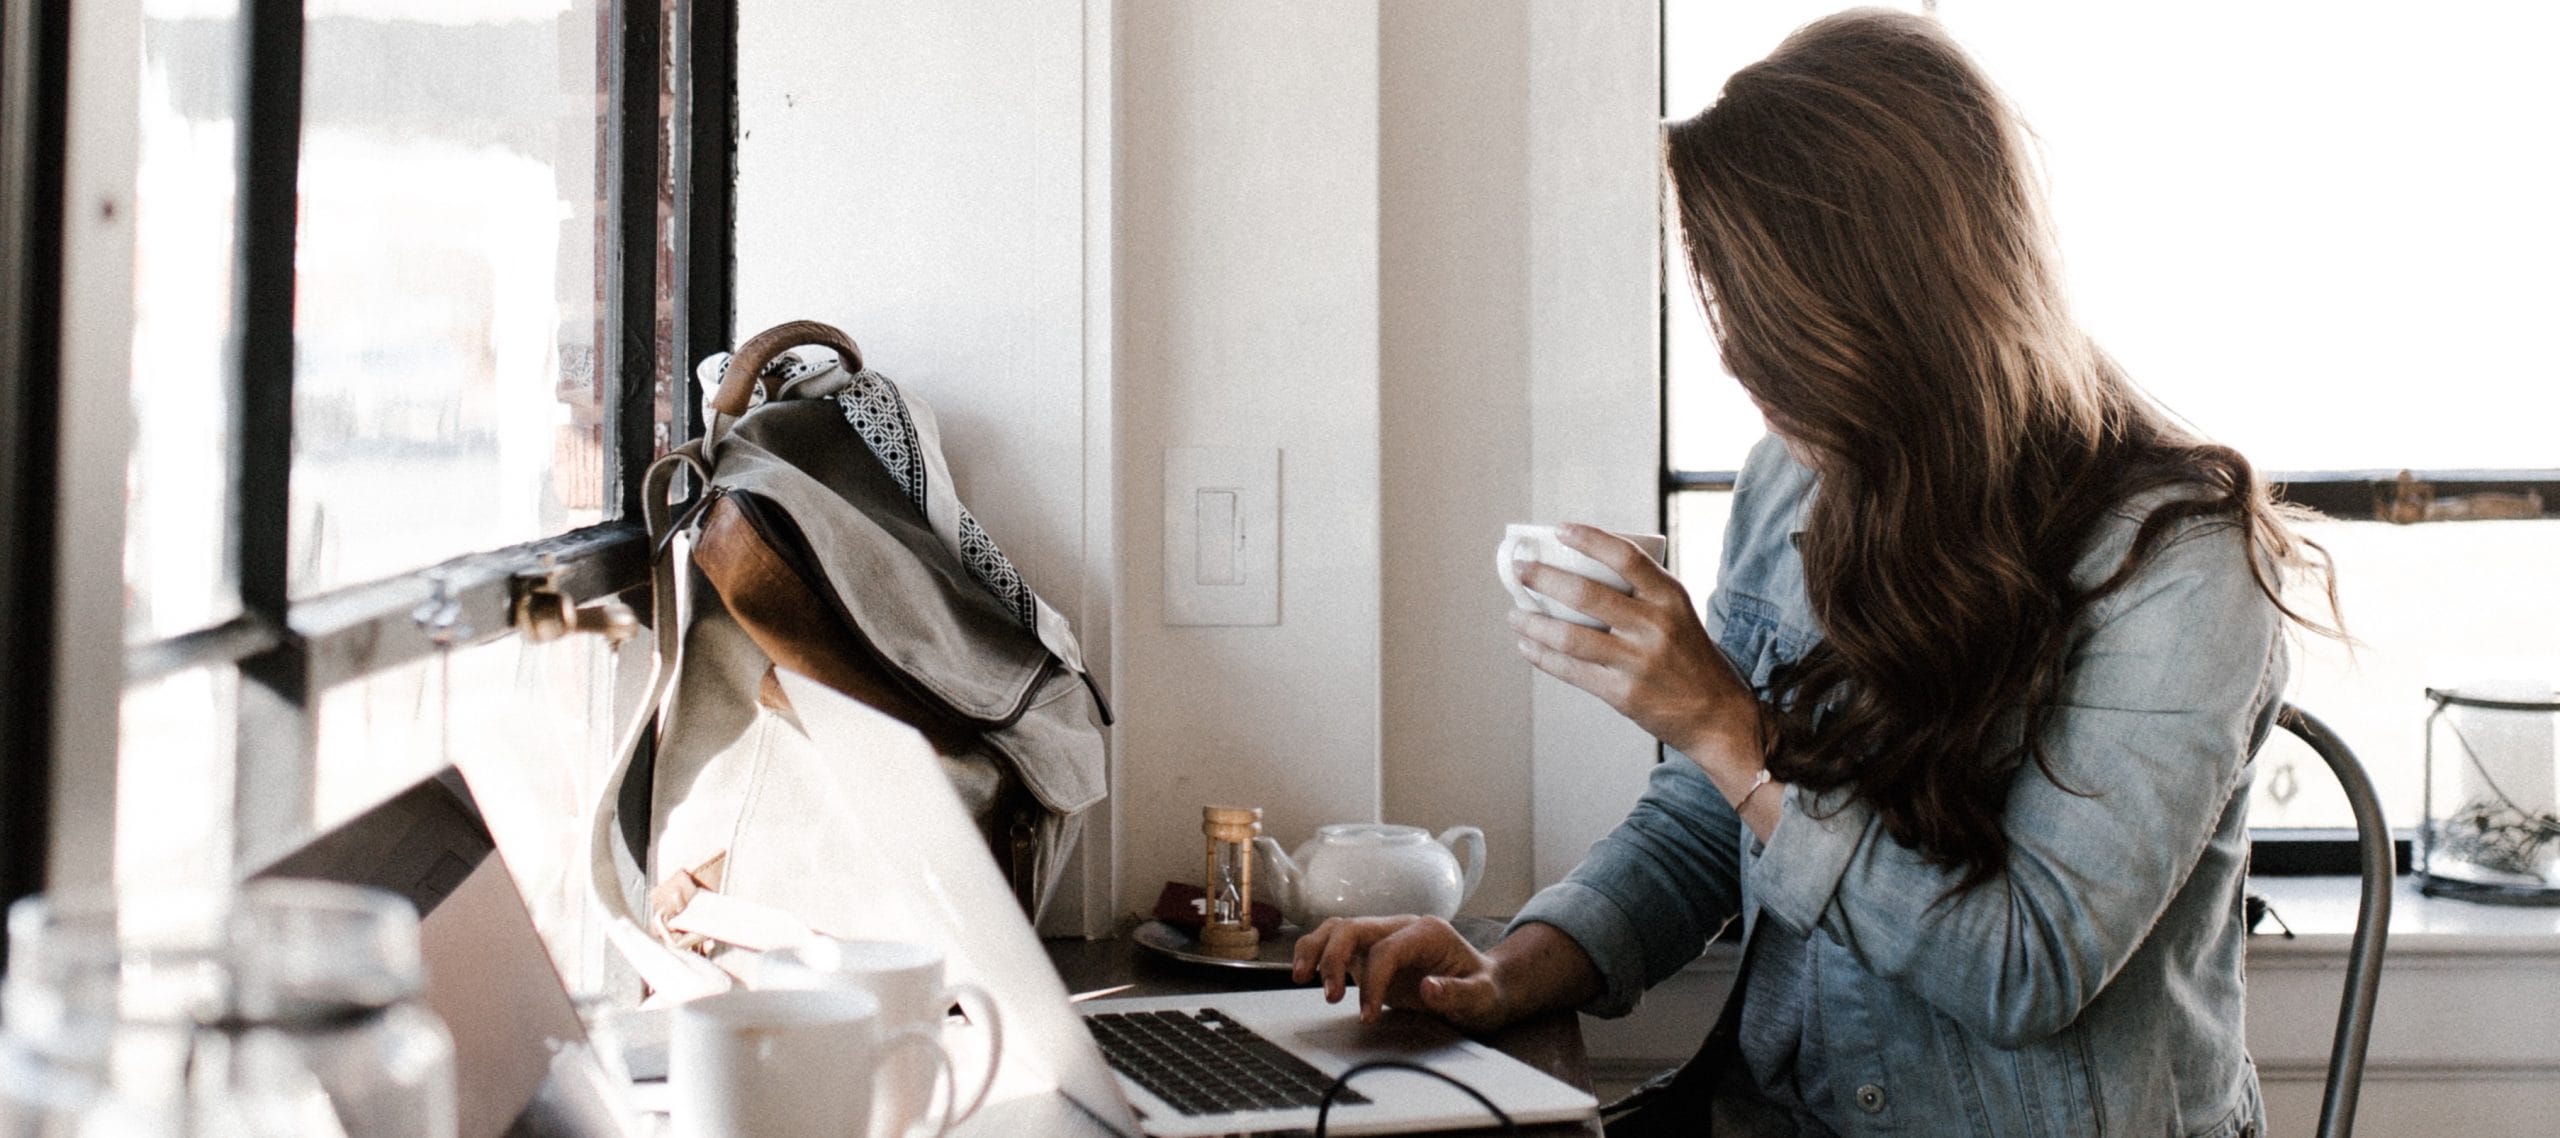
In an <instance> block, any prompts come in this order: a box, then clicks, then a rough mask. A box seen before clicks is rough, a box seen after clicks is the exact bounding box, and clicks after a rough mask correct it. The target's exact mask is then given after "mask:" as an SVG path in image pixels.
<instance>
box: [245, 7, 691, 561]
mask: <svg viewBox="0 0 2560 1138" xmlns="http://www.w3.org/2000/svg"><path fill="white" fill-rule="evenodd" d="M609 15H610V12H609V11H605V10H603V8H602V7H600V6H599V5H598V4H597V3H595V2H594V0H470V2H467V3H453V2H449V0H339V2H337V3H332V4H315V5H314V6H313V10H312V16H311V20H310V24H309V30H308V32H307V50H306V64H305V73H304V92H305V94H304V109H303V116H304V117H303V146H302V172H301V188H302V228H301V245H300V252H299V273H298V283H297V288H298V291H299V296H298V301H297V310H296V319H295V329H296V346H297V352H296V356H297V375H296V392H295V402H294V415H295V455H294V468H293V498H294V504H293V511H294V512H293V551H292V556H293V587H294V592H295V594H296V595H309V594H311V593H315V592H318V591H322V590H325V589H329V588H332V587H335V586H338V585H342V584H347V583H350V582H356V581H363V580H369V579H373V578H377V577H382V576H386V575H389V574H393V573H398V572H402V571H406V570H410V569H415V568H418V567H420V566H424V565H429V564H433V563H435V562H437V561H441V560H444V559H446V558H449V557H452V556H455V555H458V554H462V553H466V552H469V551H471V550H475V549H486V548H492V547H496V546H503V545H508V544H512V543H515V542H520V541H525V540H530V539H533V538H537V537H542V536H545V535H548V534H554V533H560V532H563V531H566V530H568V529H571V528H574V527H577V526H580V525H585V524H589V523H592V522H594V521H597V520H599V518H600V517H601V514H602V493H601V484H602V477H603V469H604V466H603V461H602V453H603V452H602V448H601V444H600V440H601V438H602V434H601V429H600V425H599V424H600V422H601V418H602V411H603V405H604V401H603V390H604V389H603V387H602V386H601V385H600V383H599V379H600V377H599V374H598V370H597V360H598V354H599V352H598V349H599V345H600V344H601V343H602V330H601V328H600V325H599V321H600V320H601V319H602V318H603V314H604V307H603V304H602V297H603V290H604V289H605V288H606V287H607V285H606V282H605V280H604V273H603V252H602V246H601V243H600V234H601V231H602V230H601V226H602V225H603V224H604V219H603V216H602V211H601V210H600V209H599V208H598V205H599V202H600V201H601V199H602V198H603V196H604V192H603V185H604V183H603V178H604V166H603V163H602V162H601V160H600V158H599V155H600V154H601V153H602V152H603V150H602V148H603V146H604V145H605V144H606V142H607V141H608V140H606V139H605V138H604V137H603V132H604V131H605V130H606V129H607V120H606V118H605V116H604V114H603V113H602V112H603V109H604V106H605V99H604V90H605V78H606V76H605V73H604V70H603V69H602V68H601V67H600V66H599V63H598V61H599V60H600V59H601V58H602V55H601V51H602V50H603V49H605V48H607V47H610V46H611V43H610V41H609V39H608V38H607V35H608V30H609V29H610V27H611V23H610V21H609V20H608V19H606V17H607V16H609ZM640 160H641V161H644V162H645V161H650V160H651V158H650V156H648V155H643V156H641V157H640Z"/></svg>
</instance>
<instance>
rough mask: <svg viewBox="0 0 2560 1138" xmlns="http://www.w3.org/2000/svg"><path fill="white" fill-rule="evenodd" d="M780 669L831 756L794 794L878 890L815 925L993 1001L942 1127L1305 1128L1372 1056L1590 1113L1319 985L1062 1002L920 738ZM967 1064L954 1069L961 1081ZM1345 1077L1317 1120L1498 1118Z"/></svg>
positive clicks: (1434, 1034)
mask: <svg viewBox="0 0 2560 1138" xmlns="http://www.w3.org/2000/svg"><path fill="white" fill-rule="evenodd" d="M780 676H781V682H782V688H783V691H784V693H785V694H786V695H787V696H788V698H789V700H790V703H791V707H792V711H793V713H794V714H795V715H796V717H797V718H798V719H799V721H800V724H801V727H802V729H803V730H804V731H805V732H807V733H808V735H809V737H810V738H812V739H814V740H816V741H818V742H819V744H820V749H821V750H823V751H825V752H827V753H829V754H833V755H841V756H845V757H846V760H847V761H845V762H842V763H831V764H827V766H828V767H829V768H830V769H829V770H827V771H824V772H813V773H812V776H811V777H813V778H815V779H818V780H820V781H821V784H822V785H820V786H817V787H812V788H806V789H808V790H813V791H815V792H817V793H822V794H825V795H827V796H828V797H829V798H832V799H834V800H835V801H833V802H831V803H829V804H828V805H829V807H830V808H831V809H834V810H836V811H839V812H840V813H839V814H838V816H839V817H844V818H846V819H848V821H849V826H848V829H849V830H851V831H852V832H851V833H848V835H847V837H848V840H850V841H851V842H853V843H854V844H855V846H856V847H857V848H859V849H860V850H861V851H862V859H863V860H864V861H865V862H866V863H867V864H866V865H865V867H864V869H863V870H862V874H863V876H864V878H865V879H864V880H862V881H859V882H856V883H851V884H852V886H853V887H854V888H857V889H860V890H862V891H863V892H864V893H865V894H866V895H867V896H869V897H873V898H876V899H877V903H876V904H872V905H869V906H866V909H865V917H864V918H863V920H864V926H863V927H860V928H845V929H829V930H827V931H829V932H831V933H834V934H836V935H838V936H844V937H860V938H883V939H901V940H920V941H925V942H928V943H932V944H936V945H938V946H940V947H941V948H942V949H943V951H944V952H945V954H946V957H947V964H946V968H947V971H948V974H949V976H950V977H951V978H952V979H953V980H955V981H969V982H973V983H976V984H978V985H979V986H981V987H983V988H985V989H986V990H987V992H988V993H989V995H990V996H991V997H992V999H993V1001H994V1002H995V1004H996V1005H997V1007H998V1008H999V1010H1000V1012H1001V1016H1002V1020H1003V1034H1004V1050H1003V1059H1002V1061H1001V1063H1000V1064H999V1066H998V1069H997V1078H996V1089H995V1091H994V1093H993V1094H992V1095H991V1096H990V1099H989V1102H988V1104H987V1106H985V1107H984V1108H982V1109H981V1110H980V1112H979V1113H978V1114H977V1115H975V1116H973V1117H971V1118H970V1119H969V1120H968V1121H967V1123H965V1124H964V1125H963V1126H962V1127H961V1128H960V1129H959V1130H958V1131H956V1133H960V1134H964V1135H991V1136H1003V1138H1021V1136H1022V1135H1027V1134H1040V1135H1053V1134H1055V1135H1070V1134H1109V1135H1117V1136H1120V1138H1141V1136H1145V1138H1197V1136H1204V1135H1213V1134H1235V1133H1252V1132H1259V1131H1275V1130H1278V1131H1286V1130H1307V1129H1312V1128H1313V1126H1314V1125H1315V1120H1316V1108H1315V1106H1314V1095H1316V1094H1320V1093H1321V1092H1322V1091H1323V1090H1324V1089H1325V1087H1326V1085H1327V1084H1329V1083H1331V1082H1332V1081H1333V1078H1334V1077H1335V1076H1336V1075H1339V1074H1340V1073H1341V1072H1343V1071H1345V1070H1348V1069H1349V1068H1350V1067H1352V1066H1353V1065H1354V1064H1358V1063H1363V1062H1369V1061H1374V1060H1381V1059H1385V1060H1396V1061H1400V1062H1405V1063H1412V1064H1416V1065H1419V1066H1422V1067H1425V1068H1428V1069H1429V1070H1431V1071H1435V1072H1438V1073H1439V1074H1440V1075H1446V1076H1448V1077H1450V1078H1455V1079H1458V1080H1460V1081H1462V1082H1464V1083H1466V1084H1467V1085H1469V1086H1471V1087H1473V1088H1474V1089H1475V1090H1476V1091H1477V1092H1479V1093H1481V1094H1483V1095H1485V1096H1486V1097H1487V1098H1488V1099H1490V1100H1491V1101H1492V1102H1493V1103H1494V1104H1495V1105H1496V1106H1499V1107H1500V1108H1501V1109H1502V1111H1503V1112H1504V1113H1505V1114H1507V1115H1509V1116H1510V1118H1511V1119H1512V1121H1513V1122H1515V1123H1518V1124H1521V1125H1532V1124H1538V1123H1546V1122H1570V1121H1579V1120H1584V1119H1589V1118H1591V1117H1593V1116H1594V1115H1595V1114H1596V1113H1597V1110H1598V1104H1597V1103H1596V1102H1595V1100H1594V1099H1593V1098H1592V1096H1591V1095H1590V1094H1588V1093H1586V1092H1584V1091H1582V1090H1579V1089H1577V1088H1575V1087H1573V1086H1571V1085H1569V1084H1566V1083H1564V1082H1562V1081H1560V1080H1558V1079H1555V1078H1553V1077H1551V1076H1549V1075H1547V1074H1545V1073H1544V1072H1541V1071H1539V1070H1537V1069H1536V1068H1534V1067H1531V1066H1529V1065H1527V1064H1525V1063H1522V1062H1520V1061H1519V1060H1517V1059H1514V1058H1512V1057H1510V1056H1508V1055H1504V1054H1502V1053H1501V1052H1499V1051H1496V1050H1494V1049H1493V1048H1490V1047H1487V1046H1485V1045H1483V1044H1481V1043H1477V1042H1475V1041H1473V1040H1470V1039H1467V1038H1466V1037H1464V1036H1463V1035H1460V1034H1459V1033H1458V1032H1456V1031H1455V1030H1453V1029H1451V1028H1449V1027H1447V1026H1446V1025H1444V1024H1442V1023H1440V1022H1439V1021H1437V1020H1434V1019H1431V1018H1429V1017H1427V1016H1422V1015H1419V1014H1415V1013H1391V1014H1390V1015H1389V1016H1387V1017H1386V1018H1385V1019H1384V1020H1383V1021H1382V1022H1380V1023H1378V1024H1374V1025H1363V1024H1361V1023H1360V1022H1359V1017H1358V1012H1357V1007H1356V1002H1355V1001H1352V1000H1347V999H1346V1000H1345V1001H1344V1002H1343V1003H1341V1004H1327V1003H1325V1002H1324V996H1323V993H1322V992H1321V991H1320V990H1318V989H1314V988H1304V989H1294V990H1285V991H1262V992H1237V993H1227V994H1212V995H1190V996H1180V997H1165V998H1147V999H1125V1000H1096V1001H1092V1002H1088V1003H1085V1004H1082V1005H1080V1006H1079V1005H1073V1004H1071V1003H1070V1002H1069V1000H1068V996H1067V991H1066V988H1065V986H1064V985H1063V984H1062V983H1061V982H1060V980H1059V978H1058V974H1057V971H1056V969H1055V968H1053V967H1052V966H1051V965H1050V963H1049V958H1048V955H1047V953H1046V952H1045V951H1044V950H1043V949H1042V948H1041V945H1040V939H1039V937H1038V936H1037V934H1035V933H1034V932H1033V931H1032V928H1031V924H1030V922H1029V921H1027V920H1025V919H1024V917H1023V915H1022V910H1021V908H1020V907H1019V905H1018V904H1017V903H1016V902H1015V901H1014V898H1013V894H1012V892H1011V891H1010V890H1009V889H1008V888H1007V887H1006V886H1005V883H1004V880H1003V878H1002V877H1001V876H1000V875H999V874H998V872H997V870H996V867H995V864H994V863H993V862H992V861H991V860H990V859H988V858H987V857H986V856H985V843H984V841H983V840H982V839H981V838H980V837H979V834H978V831H977V829H976V827H975V826H974V825H972V824H971V822H970V820H969V818H968V816H967V814H966V813H965V812H964V811H963V809H962V807H961V805H960V802H959V800H958V798H957V797H956V796H954V795H953V793H952V791H951V788H950V784H949V782H948V781H947V779H946V778H945V776H944V775H943V773H942V768H941V765H940V764H939V763H938V762H937V761H936V759H935V758H934V754H933V751H932V748H931V747H930V746H929V745H928V744H927V743H926V742H925V741H924V739H923V737H922V736H919V735H918V734H916V733H915V732H914V731H913V730H911V729H909V728H908V727H906V726H905V725H903V724H901V723H899V722H897V721H896V720H893V719H890V718H889V717H887V716H885V715H882V714H881V713H879V712H877V711H874V710H872V709H871V708H870V707H868V706H865V705H864V704H862V703H860V702H858V701H856V700H853V699H850V698H847V697H846V696H843V695H841V694H839V693H837V692H835V691H833V690H832V689H829V688H827V687H825V686H823V685H821V684H819V683H817V682H815V681H813V680H809V679H806V678H804V677H801V676H798V675H795V674H793V673H790V672H788V671H784V672H781V673H780ZM1106 1043H1107V1044H1108V1046H1109V1048H1110V1055H1108V1056H1106V1053H1105V1045H1106ZM1212 1049H1216V1053H1218V1054H1221V1055H1228V1056H1234V1057H1231V1058H1222V1059H1219V1060H1218V1061H1216V1062H1214V1063H1212V1064H1210V1067H1211V1072H1210V1075H1209V1076H1207V1077H1202V1076H1181V1077H1176V1076H1174V1075H1172V1074H1170V1073H1169V1071H1170V1068H1169V1067H1168V1066H1167V1065H1168V1064H1171V1063H1174V1062H1176V1061H1178V1060H1180V1059H1183V1058H1185V1057H1198V1056H1200V1055H1202V1054H1206V1053H1211V1051H1212ZM955 1050H965V1049H963V1048H955ZM968 1078H969V1075H968V1073H967V1072H964V1073H963V1085H966V1084H967V1080H968ZM1203 1084H1206V1085H1203ZM1220 1084H1235V1085H1234V1086H1222V1085H1220ZM1310 1088H1311V1089H1310ZM1345 1090H1346V1093H1345V1094H1343V1095H1342V1096H1341V1097H1339V1098H1338V1099H1337V1100H1336V1102H1335V1104H1334V1106H1333V1108H1332V1110H1331V1111H1330V1113H1329V1115H1328V1117H1327V1123H1326V1124H1327V1130H1328V1131H1329V1132H1330V1133H1334V1134H1344V1135H1356V1134H1396V1133H1410V1132H1415V1131H1424V1130H1442V1129H1456V1128H1467V1127H1478V1126H1488V1125H1492V1124H1493V1122H1494V1120H1493V1118H1492V1116H1491V1115H1490V1114H1489V1113H1487V1111H1486V1110H1485V1108H1484V1107H1483V1106H1482V1105H1479V1104H1478V1103H1477V1102H1476V1100H1475V1099H1474V1098H1472V1097H1470V1096H1469V1095H1467V1094H1466V1093H1465V1092H1464V1091H1461V1090H1459V1089H1457V1088H1455V1087H1453V1086H1451V1085H1449V1084H1448V1083H1446V1082H1444V1081H1442V1079H1441V1078H1439V1077H1436V1076H1434V1075H1431V1074H1424V1073H1419V1072H1414V1071H1410V1070H1403V1069H1382V1070H1375V1071H1371V1072H1368V1073H1364V1074H1362V1075H1360V1076H1358V1077H1357V1078H1355V1080H1354V1081H1353V1082H1351V1083H1350V1084H1349V1085H1348V1086H1347V1087H1346V1088H1345ZM1222 1098H1224V1099H1225V1100H1226V1101H1219V1100H1220V1099H1222Z"/></svg>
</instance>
